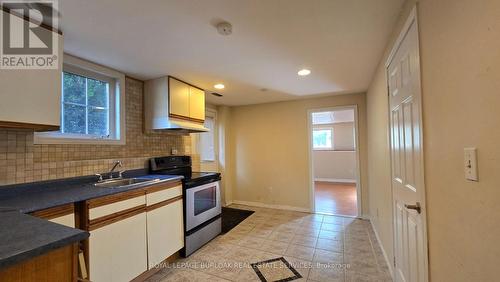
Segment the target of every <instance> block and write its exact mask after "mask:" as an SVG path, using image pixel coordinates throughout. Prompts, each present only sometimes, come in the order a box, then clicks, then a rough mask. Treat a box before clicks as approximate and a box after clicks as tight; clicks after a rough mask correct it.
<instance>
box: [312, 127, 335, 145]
mask: <svg viewBox="0 0 500 282" xmlns="http://www.w3.org/2000/svg"><path fill="white" fill-rule="evenodd" d="M313 149H314V150H332V149H333V128H317V129H313Z"/></svg>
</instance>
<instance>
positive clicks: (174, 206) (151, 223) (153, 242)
mask: <svg viewBox="0 0 500 282" xmlns="http://www.w3.org/2000/svg"><path fill="white" fill-rule="evenodd" d="M147 230H148V264H149V269H151V268H154V267H155V266H156V265H157V264H159V263H161V262H162V261H164V260H165V259H166V258H168V257H169V256H171V255H172V254H174V253H175V252H177V251H179V250H180V249H182V247H184V227H183V210H182V199H179V200H177V201H175V202H172V203H169V204H167V205H164V206H162V207H159V208H156V209H154V210H150V211H148V212H147Z"/></svg>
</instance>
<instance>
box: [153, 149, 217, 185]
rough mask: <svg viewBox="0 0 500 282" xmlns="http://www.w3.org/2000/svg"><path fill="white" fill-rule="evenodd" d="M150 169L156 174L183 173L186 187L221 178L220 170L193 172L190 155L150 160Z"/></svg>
mask: <svg viewBox="0 0 500 282" xmlns="http://www.w3.org/2000/svg"><path fill="white" fill-rule="evenodd" d="M150 166H151V167H150V170H151V173H154V174H163V175H182V176H184V179H183V180H182V182H183V184H184V188H190V187H195V186H200V185H203V184H206V183H210V182H215V181H219V180H220V173H218V172H193V171H192V168H191V157H190V156H168V157H159V158H153V159H151V160H150Z"/></svg>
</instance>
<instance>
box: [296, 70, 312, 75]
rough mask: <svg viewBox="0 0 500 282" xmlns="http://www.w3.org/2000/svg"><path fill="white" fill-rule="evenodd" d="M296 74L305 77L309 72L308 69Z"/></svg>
mask: <svg viewBox="0 0 500 282" xmlns="http://www.w3.org/2000/svg"><path fill="white" fill-rule="evenodd" d="M297 74H298V75H300V76H306V75H309V74H311V71H310V70H308V69H301V70H299V72H298V73H297Z"/></svg>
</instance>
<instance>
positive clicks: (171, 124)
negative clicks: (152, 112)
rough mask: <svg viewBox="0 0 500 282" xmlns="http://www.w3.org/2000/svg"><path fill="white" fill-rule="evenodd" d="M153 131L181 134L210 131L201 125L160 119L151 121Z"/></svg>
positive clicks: (171, 119)
mask: <svg viewBox="0 0 500 282" xmlns="http://www.w3.org/2000/svg"><path fill="white" fill-rule="evenodd" d="M152 129H154V130H171V131H177V132H181V133H199V132H207V131H210V130H209V129H208V128H206V127H205V126H203V124H201V123H197V122H191V121H184V120H179V119H175V118H168V117H167V118H160V119H155V120H154V121H153V128H152Z"/></svg>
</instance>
